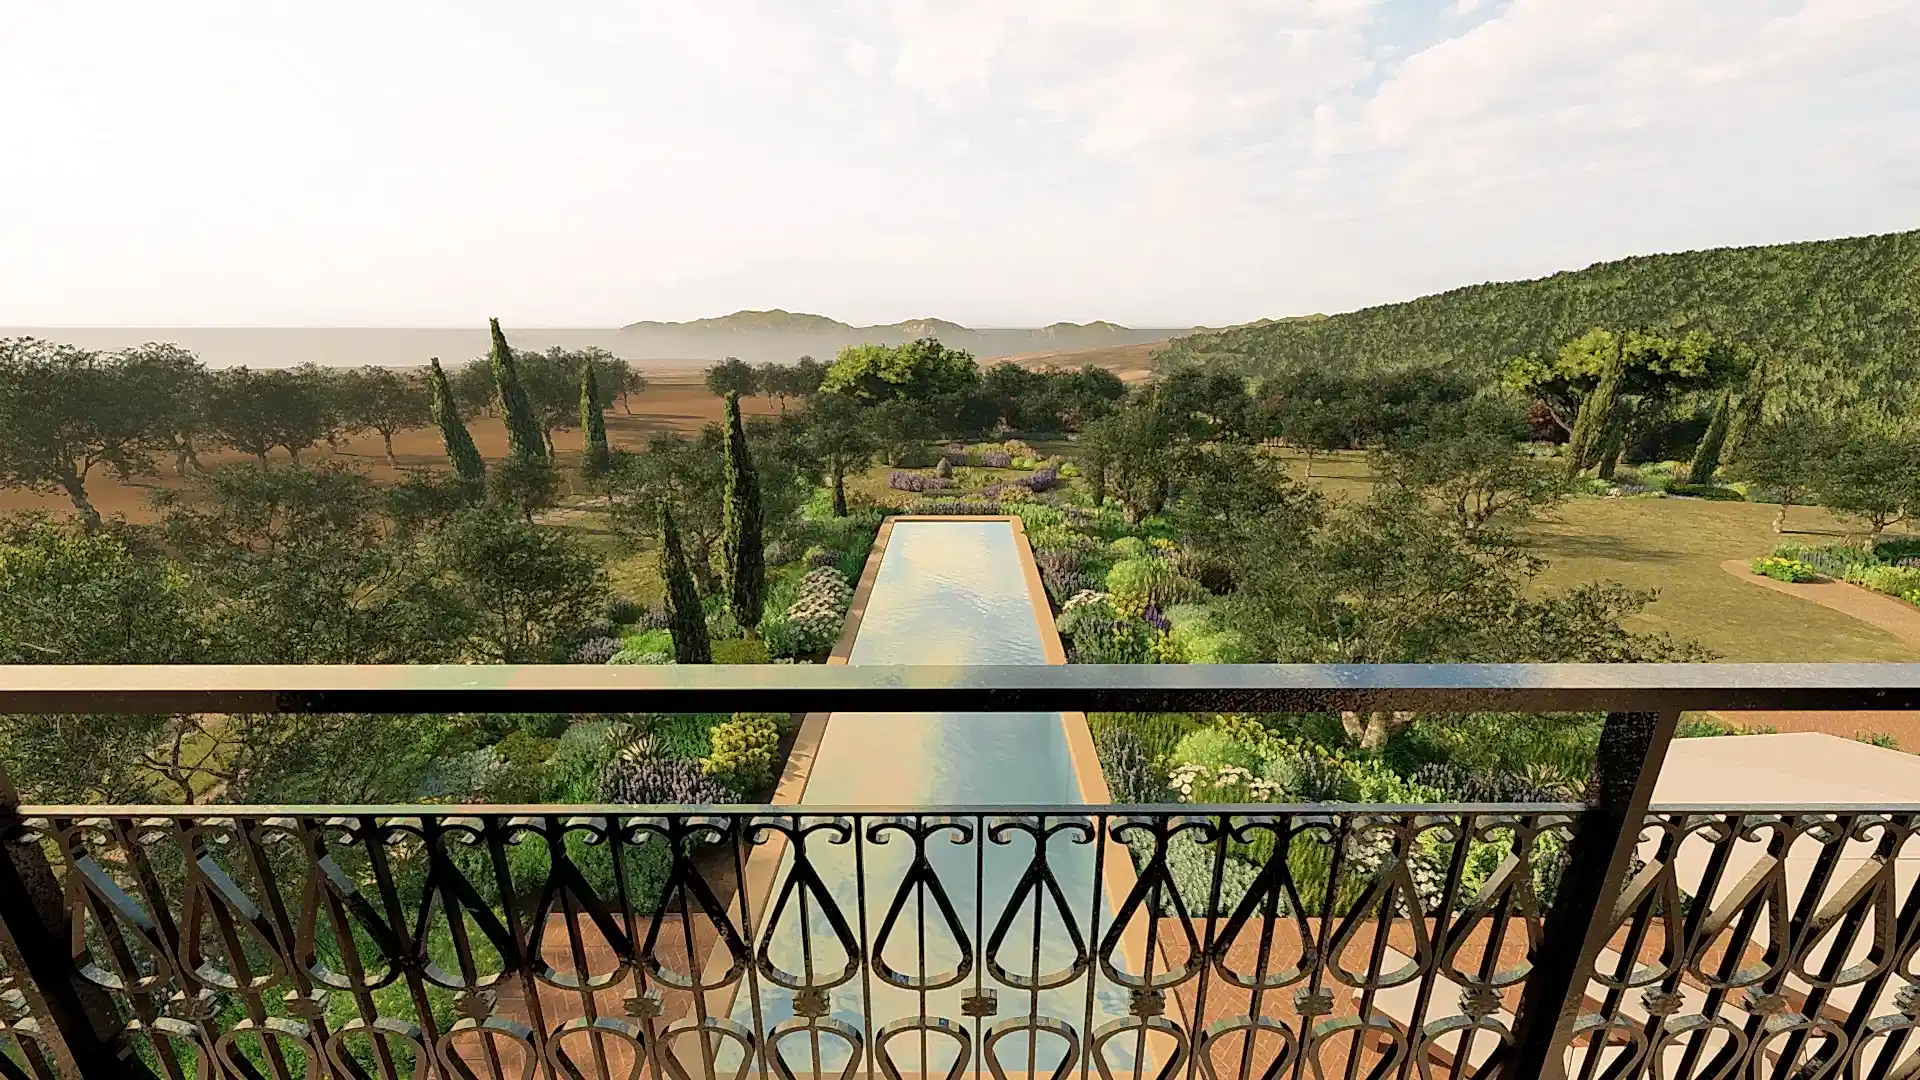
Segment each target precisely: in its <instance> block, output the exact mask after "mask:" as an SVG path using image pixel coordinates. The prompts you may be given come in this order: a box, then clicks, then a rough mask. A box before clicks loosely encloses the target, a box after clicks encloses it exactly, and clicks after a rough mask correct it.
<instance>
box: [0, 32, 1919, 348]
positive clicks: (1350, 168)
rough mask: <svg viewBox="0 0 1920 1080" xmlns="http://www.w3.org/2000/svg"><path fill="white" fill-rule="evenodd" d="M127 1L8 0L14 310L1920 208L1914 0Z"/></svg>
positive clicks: (561, 307)
mask: <svg viewBox="0 0 1920 1080" xmlns="http://www.w3.org/2000/svg"><path fill="white" fill-rule="evenodd" d="M107 6H108V7H109V8H111V10H109V11H101V10H97V9H96V10H91V11H88V12H75V11H70V10H69V8H70V7H71V5H68V6H61V5H11V6H6V7H0V132H4V133H5V138H6V139H7V140H8V142H7V147H6V150H5V153H6V154H7V158H8V165H7V167H6V168H4V169H0V206H6V207H8V208H9V212H8V213H6V214H0V250H4V251H6V252H7V253H8V257H7V258H6V259H4V260H0V324H4V323H47V322H107V323H114V322H120V323H158V324H166V323H177V322H203V323H204V322H243V323H244V322H256V323H257V322H375V323H389V324H391V323H402V324H406V323H416V324H417V323H449V322H471V321H473V320H474V319H475V318H476V317H477V316H476V312H481V311H493V312H497V313H500V314H502V315H506V316H510V317H513V318H516V319H517V320H518V321H520V322H522V323H523V324H531V323H534V322H546V323H554V324H600V325H604V324H609V323H617V322H625V321H629V320H631V319H635V318H642V317H658V318H686V317H694V316H699V315H707V314H713V313H715V312H719V311H725V310H731V309H733V308H736V307H742V306H768V305H779V306H784V307H799V308H810V309H813V310H820V311H824V312H826V313H829V314H833V315H836V316H839V317H842V318H849V319H856V320H869V319H872V320H885V319H892V318H899V317H903V316H914V315H927V314H936V315H941V316H944V317H949V318H958V319H962V320H965V321H973V322H976V323H1000V324H1006V323H1016V322H1050V321H1053V320H1054V319H1061V318H1068V319H1087V318H1112V319H1116V320H1119V321H1124V322H1133V323H1136V324H1143V325H1144V324H1153V323H1161V324H1167V323H1186V322H1206V323H1221V322H1227V321H1234V320H1240V319H1248V318H1254V317H1258V316H1262V315H1279V314H1285V313H1289V312H1297V311H1306V310H1333V309H1339V308H1342V307H1347V306H1352V305H1356V304H1360V303H1367V302H1376V301H1381V300H1388V299H1395V298H1398V297H1400V296H1403V295H1407V294H1410V293H1412V292H1415V291H1420V290H1426V289H1433V288H1441V287H1446V286H1449V285H1453V284H1459V283H1462V282H1465V281H1473V280H1483V279H1486V278H1489V277H1496V276H1512V275H1518V274H1531V273H1540V272H1545V271H1550V270H1553V269H1557V268H1560V267H1563V266H1567V265H1578V264H1584V263H1585V262H1590V261H1593V260H1595V259H1599V258H1605V257H1613V256H1617V255H1621V254H1627V253H1630V252H1632V251H1636V250H1652V249H1673V248H1680V247H1688V246H1700V245H1706V244H1715V243H1749V242H1763V241H1774V240H1785V239H1795V238H1805V237H1812V236H1818V235H1831V234H1836V233H1846V232H1859V231H1877V230H1886V229H1894V228H1910V227H1914V226H1915V225H1916V224H1920V222H1916V221H1915V220H1914V218H1913V207H1914V206H1916V205H1920V199H1917V198H1916V195H1920V123H1916V121H1920V67H1916V65H1915V64H1914V63H1913V62H1912V59H1911V58H1912V57H1913V56H1915V55H1920V5H1916V4H1914V3H1912V0H1616V2H1611V3H1607V4H1598V3H1593V2H1591V0H1509V2H1506V3H1504V4H1487V3H1484V2H1479V0H1422V2H1419V3H1413V4H1409V3H1405V2H1398V0H1396V2H1393V3H1388V2H1387V0H1208V2H1206V3H1193V2H1192V0H897V2H883V0H854V2H853V3H852V4H851V5H849V6H847V7H842V8H831V9H830V8H828V7H826V6H824V5H792V4H786V3H779V2H775V0H711V2H703V3H698V4H687V3H677V2H672V0H644V2H640V0H636V2H632V3H627V4H623V5H617V6H615V5H606V6H596V7H592V8H589V9H579V10H574V9H569V10H568V11H567V12H563V13H561V14H558V15H556V14H555V13H551V12H544V11H539V12H536V11H533V10H532V9H527V8H524V7H523V6H519V5H511V4H508V3H506V2H505V0H464V2H455V0H438V2H432V0H422V2H421V3H418V4H412V5H402V6H397V7H396V6H393V5H387V4H380V3H377V2H376V0H341V2H340V3H338V4H336V5H333V6H330V7H327V8H298V7H278V6H266V7H262V6H259V5H253V4H247V3H243V2H241V0H228V2H227V3H225V4H222V5H218V6H209V7H208V8H206V9H201V10H199V11H198V12H197V13H196V15H195V17H193V18H183V17H181V16H180V15H179V14H178V13H177V12H162V11H159V10H158V9H154V8H151V7H150V6H148V5H141V4H136V3H133V2H132V0H121V2H120V3H117V4H109V5H107ZM22 208H24V209H22Z"/></svg>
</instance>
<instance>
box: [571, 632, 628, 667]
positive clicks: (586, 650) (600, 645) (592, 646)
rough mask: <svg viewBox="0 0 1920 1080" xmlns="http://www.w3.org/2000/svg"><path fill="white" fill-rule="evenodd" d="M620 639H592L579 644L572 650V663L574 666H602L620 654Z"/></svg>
mask: <svg viewBox="0 0 1920 1080" xmlns="http://www.w3.org/2000/svg"><path fill="white" fill-rule="evenodd" d="M620 648H621V646H620V639H619V638H616V637H592V638H588V639H587V640H585V641H583V642H581V643H580V644H579V645H578V646H576V647H575V648H574V650H573V662H574V663H576V664H604V663H606V662H607V661H609V660H612V659H613V658H614V657H615V656H618V655H619V654H620Z"/></svg>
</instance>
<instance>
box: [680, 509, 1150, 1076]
mask: <svg viewBox="0 0 1920 1080" xmlns="http://www.w3.org/2000/svg"><path fill="white" fill-rule="evenodd" d="M902 521H909V522H913V521H954V522H986V521H1004V522H1006V523H1007V524H1008V526H1009V527H1010V528H1011V529H1012V531H1013V538H1014V545H1013V546H1014V554H1015V557H1016V558H1018V559H1019V561H1020V569H1021V576H1022V578H1023V579H1024V581H1025V583H1026V586H1027V606H1028V608H1029V609H1031V610H1032V612H1033V617H1034V623H1035V626H1036V629H1037V630H1038V631H1039V634H1040V650H1041V655H1042V657H1043V658H1044V660H1045V662H1046V663H1047V664H1049V665H1052V664H1065V663H1066V662H1067V652H1066V647H1065V646H1064V645H1063V644H1062V643H1061V640H1060V630H1059V627H1058V626H1056V625H1055V624H1054V621H1053V604H1052V602H1051V601H1050V600H1048V598H1047V590H1046V584H1045V582H1043V581H1042V580H1041V577H1040V566H1039V564H1038V563H1037V562H1036V561H1035V560H1034V557H1033V546H1032V544H1030V543H1029V542H1028V540H1027V530H1026V523H1025V522H1023V521H1021V520H1020V518H1019V516H1018V515H1015V514H987V515H973V514H894V515H890V516H888V517H887V518H885V519H884V520H882V521H881V522H880V530H879V532H878V533H876V534H875V536H874V540H873V547H872V549H871V550H870V551H868V553H867V561H866V563H865V564H864V565H863V566H862V567H861V568H860V581H859V582H858V583H857V584H856V585H855V586H854V590H853V597H852V599H851V600H850V601H849V602H848V604H847V617H846V622H845V624H844V625H843V626H842V627H841V630H840V637H839V638H838V640H836V641H835V642H834V645H833V649H832V651H831V652H829V653H828V654H827V661H826V662H827V664H828V665H829V666H835V667H838V666H844V665H846V663H847V662H848V659H849V658H850V657H851V656H852V655H853V645H854V641H855V640H856V639H857V638H858V637H859V635H860V623H861V620H862V619H863V618H865V616H866V611H867V602H868V600H869V599H871V598H872V596H873V588H874V584H875V582H876V581H877V580H878V579H879V576H880V563H881V561H882V560H883V559H884V558H885V557H886V553H887V542H888V540H889V539H891V538H892V536H893V526H894V525H895V523H897V522H902ZM831 716H832V714H831V713H829V712H811V713H806V714H803V715H802V716H801V717H800V726H799V729H798V730H797V731H796V732H795V733H794V739H793V746H792V748H791V749H790V750H789V751H788V753H787V760H786V764H785V765H784V766H783V767H782V769H781V771H780V781H779V783H778V784H776V785H775V787H774V792H773V800H772V801H773V803H774V805H777V806H798V805H800V802H801V800H802V799H803V798H804V797H805V796H806V792H807V780H808V779H809V777H811V775H812V773H813V766H814V763H815V762H816V761H817V760H818V759H819V753H820V745H821V743H822V742H823V741H824V740H825V737H826V732H827V722H828V720H829V719H830V717H831ZM1060 724H1061V728H1062V730H1063V734H1064V735H1065V737H1066V743H1067V759H1068V762H1069V764H1070V766H1071V767H1072V769H1073V776H1074V782H1075V784H1076V786H1077V787H1078V788H1079V789H1080V801H1081V802H1082V803H1084V804H1086V805H1089V806H1105V805H1108V804H1111V803H1112V802H1113V794H1112V791H1111V790H1110V789H1109V788H1108V787H1107V778H1106V774H1105V773H1103V772H1102V771H1101V770H1100V757H1099V754H1098V752H1097V751H1096V750H1095V748H1094V744H1093V732H1092V730H1091V729H1090V728H1089V727H1088V726H1087V714H1086V713H1084V712H1062V713H1061V714H1060ZM1105 847H1106V852H1105V855H1104V857H1103V858H1102V860H1101V861H1102V864H1103V868H1102V872H1101V878H1102V884H1103V886H1104V889H1105V891H1106V894H1107V907H1108V908H1109V909H1110V910H1111V911H1118V910H1120V907H1121V904H1122V903H1124V902H1125V900H1126V898H1127V896H1128V894H1130V893H1131V892H1132V891H1133V888H1134V885H1135V884H1136V882H1137V881H1138V878H1137V876H1136V875H1135V872H1134V869H1133V858H1132V855H1131V853H1130V852H1129V851H1128V849H1127V846H1126V845H1125V844H1124V843H1121V842H1120V841H1118V840H1115V839H1113V838H1112V837H1111V836H1109V837H1108V838H1107V841H1106V844H1105ZM785 854H786V840H785V838H784V837H778V836H776V837H773V838H770V839H769V840H768V842H766V843H763V844H760V845H758V846H757V847H756V848H755V849H754V851H753V852H752V853H751V854H750V855H748V857H747V863H746V866H745V868H744V870H745V875H744V876H745V880H744V881H743V882H742V883H741V889H742V890H743V891H744V892H745V895H746V897H748V898H750V899H751V900H752V905H751V906H750V907H749V908H747V910H748V911H750V912H754V913H763V912H764V911H765V910H766V902H767V899H768V898H769V897H770V896H771V895H772V894H773V886H774V882H775V879H776V877H777V876H778V874H779V870H780V859H781V857H782V856H784V855H785ZM1146 943H1147V931H1146V928H1145V927H1144V926H1142V925H1139V924H1138V923H1136V924H1135V926H1133V927H1131V928H1130V929H1129V930H1128V932H1127V933H1126V934H1123V935H1122V936H1121V943H1120V949H1121V953H1122V955H1123V956H1124V957H1125V959H1126V961H1127V963H1128V964H1129V965H1131V966H1132V967H1133V968H1134V970H1136V971H1144V970H1146V968H1145V962H1144V961H1145V956H1146V952H1147V949H1146ZM730 962H731V957H730V956H728V955H727V954H726V952H725V950H723V949H721V948H720V947H719V944H718V943H716V944H715V946H714V949H713V951H712V952H710V953H709V954H708V956H707V960H706V962H705V963H704V964H703V965H702V973H703V980H704V981H706V982H709V983H715V982H719V981H721V977H722V976H724V974H725V972H726V969H727V967H728V965H729V964H730ZM1090 977H1091V976H1090ZM742 985H743V984H742V983H739V982H736V983H733V984H732V985H729V986H725V987H720V988H717V989H715V990H712V991H708V992H707V995H706V996H707V1009H708V1013H709V1015H714V1016H729V1015H731V1014H732V1012H733V1004H734V1001H735V999H736V998H737V997H738V995H739V991H740V989H741V987H742ZM683 1064H695V1065H697V1062H683ZM696 1075H697V1074H696Z"/></svg>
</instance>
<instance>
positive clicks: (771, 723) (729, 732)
mask: <svg viewBox="0 0 1920 1080" xmlns="http://www.w3.org/2000/svg"><path fill="white" fill-rule="evenodd" d="M783 719H784V718H782V717H779V716H775V715H773V714H771V713H734V714H733V718H732V719H730V720H722V721H721V722H720V723H718V724H715V725H714V726H713V729H712V731H710V732H709V733H708V737H709V738H710V739H711V740H712V745H713V750H712V752H710V753H709V754H708V755H707V756H706V757H704V758H702V759H701V761H700V771H701V772H702V773H703V774H705V775H706V776H708V777H709V778H711V779H713V780H715V781H716V782H718V783H720V784H721V785H722V786H724V787H726V788H728V789H730V790H732V791H733V792H734V793H736V794H738V795H741V796H747V795H752V794H753V793H755V792H757V791H760V790H762V789H763V788H765V787H766V785H767V784H768V783H770V782H772V780H773V766H774V762H775V759H777V758H778V757H779V753H780V730H781V728H782V727H783V726H784V725H783V723H782V721H783Z"/></svg>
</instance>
